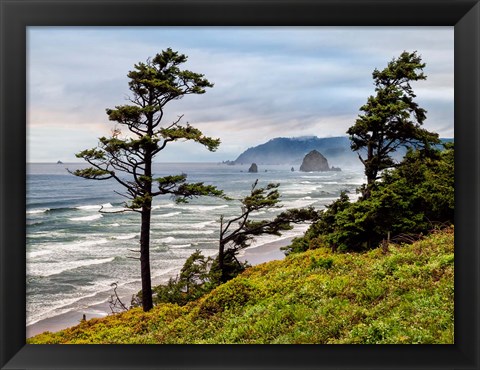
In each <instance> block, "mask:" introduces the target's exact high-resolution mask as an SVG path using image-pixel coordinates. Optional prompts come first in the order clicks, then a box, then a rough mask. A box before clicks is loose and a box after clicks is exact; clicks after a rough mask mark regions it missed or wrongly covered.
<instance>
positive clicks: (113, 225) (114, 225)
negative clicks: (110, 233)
mask: <svg viewBox="0 0 480 370" xmlns="http://www.w3.org/2000/svg"><path fill="white" fill-rule="evenodd" d="M108 226H111V227H119V226H120V224H118V223H116V222H115V223H114V224H110V225H108Z"/></svg>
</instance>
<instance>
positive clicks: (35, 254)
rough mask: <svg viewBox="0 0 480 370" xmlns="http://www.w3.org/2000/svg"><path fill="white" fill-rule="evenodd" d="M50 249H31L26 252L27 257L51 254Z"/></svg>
mask: <svg viewBox="0 0 480 370" xmlns="http://www.w3.org/2000/svg"><path fill="white" fill-rule="evenodd" d="M52 253H53V251H52V250H48V249H44V250H41V251H33V252H27V258H35V257H38V256H44V255H46V254H52Z"/></svg>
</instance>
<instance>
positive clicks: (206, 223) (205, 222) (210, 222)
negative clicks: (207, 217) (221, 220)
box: [189, 221, 216, 229]
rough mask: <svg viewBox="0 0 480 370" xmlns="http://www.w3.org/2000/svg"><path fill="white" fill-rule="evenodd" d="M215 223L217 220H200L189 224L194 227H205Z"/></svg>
mask: <svg viewBox="0 0 480 370" xmlns="http://www.w3.org/2000/svg"><path fill="white" fill-rule="evenodd" d="M214 223H216V221H204V222H199V223H196V224H190V225H189V226H190V227H191V228H192V229H203V228H204V227H206V226H207V225H211V224H214Z"/></svg>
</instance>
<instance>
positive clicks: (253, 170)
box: [248, 163, 258, 173]
mask: <svg viewBox="0 0 480 370" xmlns="http://www.w3.org/2000/svg"><path fill="white" fill-rule="evenodd" d="M248 172H251V173H256V172H258V167H257V164H256V163H252V165H251V166H250V168H249V169H248Z"/></svg>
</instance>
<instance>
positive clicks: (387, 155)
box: [347, 51, 440, 195]
mask: <svg viewBox="0 0 480 370" xmlns="http://www.w3.org/2000/svg"><path fill="white" fill-rule="evenodd" d="M424 68H425V63H423V62H422V58H421V56H420V55H418V54H417V52H412V53H409V52H407V51H404V52H403V53H402V54H401V55H400V56H399V57H398V58H396V59H393V60H392V61H391V62H390V63H388V65H387V67H386V68H385V69H383V70H381V71H379V70H378V69H375V70H374V71H373V73H372V77H373V81H374V84H375V95H374V96H370V97H369V98H368V100H367V103H366V104H365V105H363V106H362V107H361V108H360V110H361V111H362V112H363V114H361V115H359V117H358V119H357V120H356V122H355V124H354V125H353V126H352V127H350V128H349V129H348V131H347V133H348V134H349V135H350V140H351V148H352V150H353V151H356V152H357V153H358V157H359V159H360V161H361V162H362V164H363V165H364V167H365V175H366V176H367V185H368V186H367V189H366V190H367V191H366V192H365V193H364V195H368V190H369V187H370V185H371V184H372V183H373V182H375V181H376V180H377V179H378V177H379V175H380V173H381V171H382V170H385V169H387V168H392V167H394V166H395V161H394V160H393V157H392V154H393V153H394V152H395V151H396V150H397V149H398V148H400V147H407V148H408V147H415V148H427V149H428V148H429V147H430V146H432V145H434V144H438V143H439V142H440V141H439V139H438V134H436V133H432V132H429V131H427V130H425V129H423V128H422V127H421V126H422V125H423V122H424V121H425V119H426V117H427V116H426V113H427V112H426V110H425V109H423V108H421V107H420V106H419V105H418V103H416V102H415V101H414V98H415V97H416V95H415V93H414V91H413V88H412V86H411V83H412V82H415V81H422V80H425V79H426V78H427V77H426V75H425V74H424V73H423V69H424ZM362 154H363V155H364V157H362ZM365 155H366V156H365Z"/></svg>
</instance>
